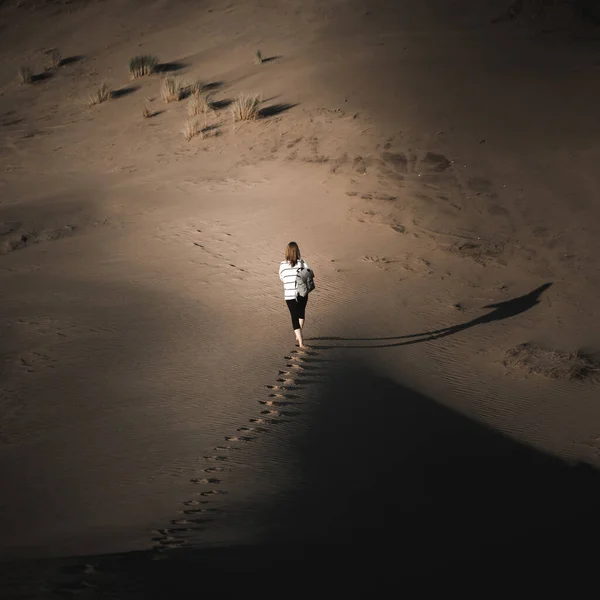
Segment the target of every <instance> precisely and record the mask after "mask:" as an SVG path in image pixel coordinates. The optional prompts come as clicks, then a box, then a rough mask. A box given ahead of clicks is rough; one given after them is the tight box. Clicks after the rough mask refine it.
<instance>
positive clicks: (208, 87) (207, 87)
mask: <svg viewBox="0 0 600 600" xmlns="http://www.w3.org/2000/svg"><path fill="white" fill-rule="evenodd" d="M223 85H225V84H224V82H223V81H211V82H210V83H205V84H204V85H203V86H202V89H204V90H206V91H213V90H218V89H219V88H221V87H223Z"/></svg>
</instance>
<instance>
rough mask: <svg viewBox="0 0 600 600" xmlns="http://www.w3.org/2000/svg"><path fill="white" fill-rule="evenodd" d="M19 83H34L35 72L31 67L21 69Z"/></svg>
mask: <svg viewBox="0 0 600 600" xmlns="http://www.w3.org/2000/svg"><path fill="white" fill-rule="evenodd" d="M19 81H20V82H21V83H22V84H25V83H31V82H32V81H33V71H32V70H31V69H30V68H29V67H21V68H20V69H19Z"/></svg>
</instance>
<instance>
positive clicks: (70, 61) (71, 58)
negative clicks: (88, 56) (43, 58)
mask: <svg viewBox="0 0 600 600" xmlns="http://www.w3.org/2000/svg"><path fill="white" fill-rule="evenodd" d="M84 58H85V56H83V55H76V56H67V57H65V58H63V59H62V60H61V61H60V63H58V66H59V67H66V66H67V65H72V64H75V63H77V62H80V61H82V60H83V59H84Z"/></svg>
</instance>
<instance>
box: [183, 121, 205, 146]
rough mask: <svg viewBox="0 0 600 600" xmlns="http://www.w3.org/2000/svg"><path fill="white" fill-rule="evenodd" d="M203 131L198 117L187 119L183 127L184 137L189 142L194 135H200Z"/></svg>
mask: <svg viewBox="0 0 600 600" xmlns="http://www.w3.org/2000/svg"><path fill="white" fill-rule="evenodd" d="M201 132H202V127H201V126H200V122H199V121H198V119H190V120H189V121H186V123H185V126H184V128H183V137H184V138H185V139H186V140H187V141H188V142H189V141H190V140H191V139H192V138H193V137H195V136H197V135H199V134H200V133H201Z"/></svg>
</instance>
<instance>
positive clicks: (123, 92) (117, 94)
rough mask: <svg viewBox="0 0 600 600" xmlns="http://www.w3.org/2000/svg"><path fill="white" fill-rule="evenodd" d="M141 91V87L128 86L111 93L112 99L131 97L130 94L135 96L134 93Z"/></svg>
mask: <svg viewBox="0 0 600 600" xmlns="http://www.w3.org/2000/svg"><path fill="white" fill-rule="evenodd" d="M139 89H140V86H139V85H128V86H127V87H124V88H120V89H118V90H113V91H112V92H111V93H110V97H111V98H114V99H118V98H124V97H125V96H129V94H133V92H137V91H138V90H139Z"/></svg>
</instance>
